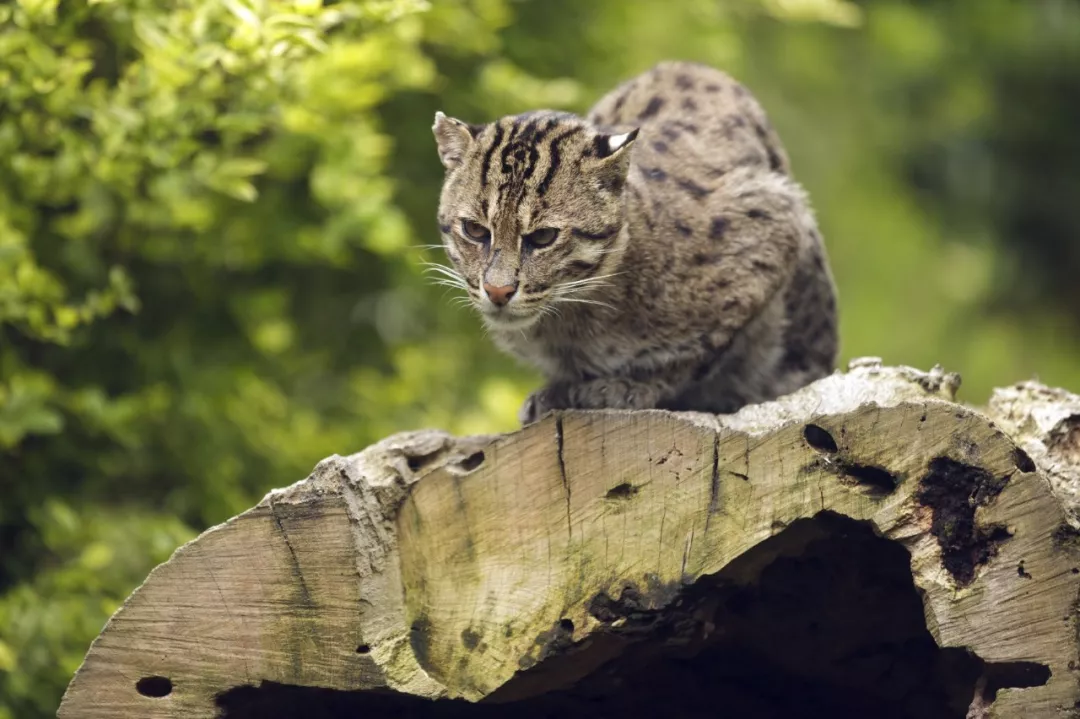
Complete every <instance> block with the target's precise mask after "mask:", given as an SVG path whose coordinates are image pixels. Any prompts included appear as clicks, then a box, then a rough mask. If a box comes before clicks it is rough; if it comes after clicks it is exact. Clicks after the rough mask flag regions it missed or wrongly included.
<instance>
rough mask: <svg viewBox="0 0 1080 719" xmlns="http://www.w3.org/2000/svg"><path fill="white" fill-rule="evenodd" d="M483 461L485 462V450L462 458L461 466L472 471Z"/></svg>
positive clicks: (467, 470)
mask: <svg viewBox="0 0 1080 719" xmlns="http://www.w3.org/2000/svg"><path fill="white" fill-rule="evenodd" d="M483 463H484V453H483V452H473V453H472V454H470V455H469V456H468V457H466V458H465V459H463V460H461V462H460V465H461V468H462V469H463V470H465V471H466V472H471V471H473V470H474V469H477V468H478V467H479V466H480V465H481V464H483Z"/></svg>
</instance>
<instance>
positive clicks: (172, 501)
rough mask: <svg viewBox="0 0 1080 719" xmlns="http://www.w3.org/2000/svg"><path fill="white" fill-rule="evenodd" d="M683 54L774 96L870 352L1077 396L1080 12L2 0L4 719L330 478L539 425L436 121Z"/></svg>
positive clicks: (564, 95)
mask: <svg viewBox="0 0 1080 719" xmlns="http://www.w3.org/2000/svg"><path fill="white" fill-rule="evenodd" d="M664 58H686V59H695V60H699V61H703V62H706V63H710V64H713V65H716V66H718V67H721V68H724V69H726V70H728V71H729V72H731V73H733V74H734V75H736V76H737V77H739V78H740V79H742V80H744V81H745V82H746V83H747V84H748V85H749V86H750V87H751V88H752V89H753V90H754V92H755V93H756V94H757V95H758V96H759V97H760V99H761V100H762V102H763V103H764V104H765V106H766V108H767V109H768V110H769V112H770V114H771V116H772V118H773V120H774V122H775V124H776V125H777V126H778V128H779V130H780V132H781V135H782V136H783V137H784V139H785V142H786V143H787V145H788V148H789V150H790V152H791V155H792V158H793V162H794V165H795V169H796V173H797V175H798V177H799V179H800V180H802V181H803V183H804V184H805V185H806V186H807V187H808V189H809V190H810V193H811V196H812V198H813V199H814V202H815V205H816V207H817V209H818V213H819V216H820V220H821V224H822V227H823V230H824V233H825V237H826V241H827V243H828V246H829V249H830V254H831V258H832V263H833V266H834V269H835V272H836V275H837V279H838V283H839V286H840V291H841V312H842V319H841V331H842V337H843V345H844V347H843V349H844V354H845V358H846V357H851V356H857V355H863V354H876V355H881V356H883V357H884V358H885V359H886V361H888V362H902V363H908V364H914V365H916V366H922V367H927V366H929V365H931V364H933V363H935V362H939V361H940V362H942V363H943V364H945V365H946V366H947V367H948V368H949V369H955V370H959V371H961V373H962V374H963V375H964V377H965V381H966V386H967V391H966V396H967V398H968V399H969V400H970V401H974V402H980V401H982V400H983V399H984V398H985V396H986V393H987V391H988V390H989V388H990V387H991V386H993V385H995V384H1004V383H1009V382H1011V381H1014V380H1017V379H1021V378H1026V377H1029V376H1031V375H1032V374H1035V373H1038V374H1039V375H1040V376H1041V378H1042V379H1043V380H1045V381H1048V382H1051V383H1055V384H1063V385H1065V386H1071V387H1073V388H1074V389H1075V388H1078V387H1080V341H1078V332H1077V330H1078V328H1080V282H1076V279H1075V278H1076V276H1077V272H1078V271H1080V243H1077V242H1076V239H1075V238H1076V237H1077V234H1078V233H1080V210H1078V207H1080V206H1078V205H1077V204H1076V202H1075V198H1076V197H1077V196H1080V165H1077V163H1076V162H1075V158H1076V157H1077V156H1080V140H1078V137H1080V135H1077V133H1076V132H1075V128H1076V127H1077V123H1078V122H1080V100H1078V99H1077V98H1076V96H1075V93H1074V92H1072V93H1070V92H1067V91H1066V90H1067V88H1075V87H1077V84H1078V83H1080V7H1078V6H1077V5H1076V3H1074V2H1069V1H1068V0H1044V1H1043V2H1039V3H1017V2H1014V1H1012V0H956V1H954V2H952V3H940V2H931V1H930V0H922V1H912V0H873V1H871V0H864V1H863V2H859V3H854V2H847V1H845V0H670V1H669V2H663V3H659V2H655V1H653V0H589V1H588V2H582V1H581V0H544V1H543V2H541V1H540V0H357V1H355V2H337V3H331V2H321V1H320V0H175V2H171V3H159V2H155V1H154V0H72V1H71V2H66V3H63V4H60V3H59V2H58V0H18V1H17V2H14V3H7V4H3V5H0V158H2V162H0V719H14V718H15V717H18V719H24V718H27V719H33V718H35V717H45V716H51V715H52V714H53V713H54V712H55V707H56V704H57V702H58V699H59V696H60V693H61V692H62V691H63V687H64V686H65V684H66V682H67V681H68V679H69V677H70V675H71V673H72V672H73V671H74V669H75V668H76V667H77V666H78V664H79V662H80V661H81V658H82V656H83V654H84V652H85V650H86V648H87V646H88V645H89V642H90V640H91V639H92V638H93V636H94V635H95V634H96V633H97V632H98V631H99V629H100V627H101V625H102V624H103V622H104V621H105V619H106V618H107V617H108V615H109V614H110V613H111V612H112V611H113V610H115V608H116V607H117V606H118V605H119V603H120V602H121V601H122V600H123V598H124V597H125V596H126V595H127V594H128V593H129V592H130V591H131V590H132V589H133V588H134V587H135V586H137V584H138V583H139V582H140V581H141V579H142V578H143V577H144V576H145V574H146V572H147V571H149V569H150V568H151V567H152V566H153V565H154V564H156V563H158V562H160V561H163V560H164V559H165V558H167V557H168V555H169V553H170V552H171V551H172V550H173V549H174V548H175V547H176V546H177V545H178V544H179V543H180V542H183V541H185V540H186V539H188V538H190V537H192V536H194V534H195V532H196V530H199V529H202V528H205V527H206V526H209V525H210V524H213V523H216V522H219V521H222V520H224V519H225V518H227V517H228V516H230V515H232V514H236V513H238V512H240V511H243V510H244V509H245V508H247V507H248V506H250V505H251V504H252V503H253V502H255V501H257V499H258V498H259V497H261V495H262V494H263V493H264V492H265V491H266V490H268V489H269V488H271V487H273V486H280V485H284V484H288V483H290V482H292V481H294V480H296V479H299V478H301V477H303V476H304V475H306V473H307V472H308V471H309V470H310V468H311V467H312V466H313V465H314V464H315V462H317V461H318V460H319V459H321V458H322V457H324V456H326V455H329V454H332V453H335V452H336V453H342V454H344V453H349V452H353V451H356V450H358V449H361V448H362V447H363V446H365V445H366V444H368V443H370V442H372V441H374V440H376V439H378V438H380V437H382V436H384V435H387V434H390V433H392V432H395V431H399V430H405V429H412V428H417V427H421V426H440V427H444V428H447V429H449V430H452V431H455V432H460V433H468V432H486V431H496V430H506V429H510V428H512V427H513V426H514V417H515V414H516V410H517V405H518V403H519V402H520V400H521V399H522V398H523V396H524V394H525V393H526V391H527V390H528V389H529V387H530V386H531V385H532V384H533V383H534V382H535V381H536V378H535V376H533V375H532V374H530V373H528V372H526V371H525V370H523V369H521V368H518V367H515V366H514V365H513V364H512V363H511V362H510V361H509V360H507V359H505V358H503V357H501V356H500V355H498V354H497V353H496V352H495V351H494V350H493V348H492V347H491V346H490V345H489V343H487V342H486V340H485V339H484V338H483V336H482V333H481V332H480V331H479V328H478V326H477V322H476V321H475V318H473V317H472V316H471V315H470V314H469V312H468V311H467V310H461V309H459V308H455V307H453V306H452V305H451V303H449V302H447V299H448V297H447V296H446V295H445V294H444V293H443V292H442V290H441V289H440V288H436V287H434V286H432V285H431V284H430V283H426V282H425V281H424V277H423V273H422V269H423V265H422V263H423V262H424V261H439V260H441V259H442V258H441V257H440V254H439V252H438V251H437V250H432V249H429V248H424V247H422V245H424V244H425V243H431V242H434V241H437V240H436V238H437V234H436V232H435V231H434V219H433V218H434V212H435V206H436V200H437V192H438V186H439V182H440V180H441V167H440V165H439V163H438V160H437V159H436V156H435V152H434V147H433V141H432V139H431V134H430V126H431V122H432V116H433V114H434V112H435V110H437V109H443V110H445V111H447V112H448V113H450V114H453V115H457V116H460V117H463V118H465V119H468V120H472V121H481V120H485V119H490V118H492V117H494V116H496V115H498V114H501V113H508V112H518V111H522V110H524V109H527V108H531V107H538V106H547V107H559V108H565V109H570V110H578V111H580V110H584V109H585V108H587V107H588V106H589V105H590V104H591V103H592V101H593V100H595V99H596V98H597V97H598V96H599V95H600V94H602V93H603V92H604V91H606V90H608V89H610V88H611V87H612V86H614V84H615V83H617V82H619V81H620V80H622V79H625V78H626V77H628V76H630V75H633V74H635V73H637V72H640V71H642V70H644V69H646V68H647V67H649V66H650V65H652V64H653V63H655V62H656V61H658V60H661V59H664ZM1070 158H1072V159H1070Z"/></svg>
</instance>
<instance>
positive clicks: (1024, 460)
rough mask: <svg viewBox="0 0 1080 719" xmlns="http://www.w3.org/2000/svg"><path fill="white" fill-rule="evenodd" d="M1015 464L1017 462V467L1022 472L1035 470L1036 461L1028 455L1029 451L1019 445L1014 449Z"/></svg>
mask: <svg viewBox="0 0 1080 719" xmlns="http://www.w3.org/2000/svg"><path fill="white" fill-rule="evenodd" d="M1013 464H1015V465H1016V468H1017V469H1019V470H1020V471H1021V472H1034V471H1035V463H1034V462H1033V461H1032V460H1031V457H1029V456H1028V453H1027V452H1025V451H1024V450H1022V449H1020V448H1019V447H1017V448H1016V449H1014V450H1013Z"/></svg>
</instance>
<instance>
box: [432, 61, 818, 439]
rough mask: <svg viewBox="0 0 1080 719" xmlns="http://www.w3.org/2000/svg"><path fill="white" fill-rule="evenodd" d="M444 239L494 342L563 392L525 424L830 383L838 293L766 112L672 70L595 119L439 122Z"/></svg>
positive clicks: (716, 408) (727, 81) (601, 105)
mask: <svg viewBox="0 0 1080 719" xmlns="http://www.w3.org/2000/svg"><path fill="white" fill-rule="evenodd" d="M433 131H434V133H435V138H436V141H437V145H438V152H439V158H440V160H441V161H442V164H443V165H444V166H445V169H446V176H445V180H444V182H443V188H442V194H441V197H440V202H439V211H438V219H439V229H440V231H441V233H442V237H443V244H444V246H445V249H446V253H447V255H448V256H449V258H450V260H451V261H452V263H453V267H452V268H450V267H447V268H444V270H443V271H444V274H445V275H446V277H447V279H448V281H449V282H450V283H452V284H455V285H457V286H459V287H460V288H461V289H464V290H465V291H467V292H468V295H469V297H470V298H471V300H472V302H473V303H474V305H475V307H476V308H477V309H478V310H479V311H480V313H481V315H482V317H483V321H484V322H485V324H486V325H487V328H488V331H489V334H490V336H491V337H492V338H493V340H494V341H495V343H496V344H497V345H498V346H499V347H500V348H501V349H503V350H505V351H506V352H508V353H510V354H511V355H514V356H516V357H518V358H520V359H521V360H524V361H525V362H527V363H530V364H532V365H533V366H535V367H537V368H538V369H539V370H540V371H541V372H542V373H543V374H544V375H545V376H546V378H547V384H546V385H545V386H544V387H543V388H541V389H539V390H537V391H536V392H534V393H533V394H532V395H530V397H529V398H528V400H527V401H526V402H525V405H524V406H523V407H522V410H521V412H520V418H521V420H522V422H523V423H529V422H532V421H535V420H536V419H538V418H539V417H540V416H542V415H543V414H545V413H546V412H547V411H549V410H552V409H568V408H581V409H589V408H625V409H645V408H663V409H671V410H697V411H705V412H714V413H727V412H733V411H735V410H736V409H738V408H739V407H741V406H743V405H745V404H747V403H752V402H761V401H764V400H768V399H772V398H775V397H777V396H779V395H782V394H786V393H789V392H791V391H794V390H795V389H798V388H799V387H802V386H803V385H805V384H807V383H809V382H811V381H813V380H815V379H818V378H820V377H822V376H824V375H826V374H828V373H829V372H831V371H832V369H833V364H834V362H835V359H836V354H837V313H836V291H835V286H834V283H833V279H832V274H831V272H830V270H829V267H828V264H827V259H826V254H825V249H824V246H823V242H822V239H821V235H820V233H819V231H818V229H817V225H816V222H815V220H814V217H813V215H812V213H811V210H810V207H809V204H808V201H807V198H806V195H805V193H804V191H803V190H802V188H801V187H800V186H799V185H798V184H797V183H796V182H795V180H794V179H793V178H792V176H791V168H790V166H789V161H788V157H787V154H786V152H785V150H784V148H783V146H782V145H781V143H780V139H779V138H778V137H777V135H776V133H775V131H774V130H773V128H772V126H771V125H770V123H769V121H768V119H767V118H766V115H765V112H764V111H763V109H762V108H761V106H760V105H759V104H758V102H757V101H756V100H755V99H754V98H753V97H752V96H751V95H750V93H749V92H748V91H747V90H746V88H745V87H743V86H742V85H740V84H739V83H738V82H736V81H735V80H733V79H732V78H731V77H729V76H728V75H726V74H724V73H723V72H721V71H719V70H715V69H713V68H710V67H706V66H704V65H699V64H695V63H686V62H664V63H661V64H659V65H657V66H656V67H654V68H653V69H651V70H649V71H647V72H645V73H644V74H642V75H640V76H638V77H636V78H634V79H632V80H630V81H628V82H626V83H624V84H623V85H621V86H620V87H618V88H616V89H615V90H614V91H612V92H611V93H609V94H608V95H606V96H605V97H603V98H602V99H601V100H600V101H599V102H598V103H597V104H596V106H595V107H594V108H593V109H592V110H591V111H590V112H589V113H588V115H587V116H586V117H584V118H582V117H578V116H576V115H572V114H569V113H563V112H554V111H548V110H539V111H534V112H526V113H524V114H520V115H514V116H509V117H503V118H500V119H498V120H496V121H494V122H491V123H488V124H480V125H477V124H469V123H466V122H462V121H460V120H456V119H452V118H450V117H447V116H445V115H443V114H442V113H437V114H436V116H435V125H434V127H433Z"/></svg>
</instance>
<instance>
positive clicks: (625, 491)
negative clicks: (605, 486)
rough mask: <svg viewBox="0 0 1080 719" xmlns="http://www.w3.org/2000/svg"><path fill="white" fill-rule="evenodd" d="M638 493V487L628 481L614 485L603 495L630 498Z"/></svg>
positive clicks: (614, 497) (610, 497) (612, 497)
mask: <svg viewBox="0 0 1080 719" xmlns="http://www.w3.org/2000/svg"><path fill="white" fill-rule="evenodd" d="M637 493H638V488H637V487H635V486H634V485H632V484H630V483H629V482H623V483H622V484H618V485H615V486H614V487H612V488H611V489H609V490H608V491H607V494H605V495H604V497H606V498H607V499H630V498H631V497H633V496H634V495H635V494H637Z"/></svg>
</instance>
